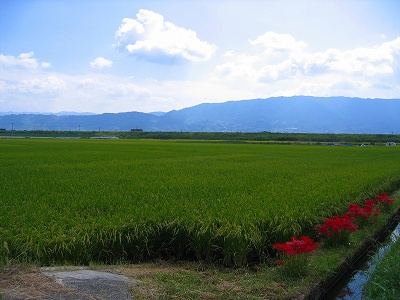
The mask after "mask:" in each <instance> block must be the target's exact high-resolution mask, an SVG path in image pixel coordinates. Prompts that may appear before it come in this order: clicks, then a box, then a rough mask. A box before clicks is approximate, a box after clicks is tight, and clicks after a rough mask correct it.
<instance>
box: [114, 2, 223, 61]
mask: <svg viewBox="0 0 400 300" xmlns="http://www.w3.org/2000/svg"><path fill="white" fill-rule="evenodd" d="M115 40H116V44H115V46H116V47H117V48H118V49H120V50H123V51H126V52H128V53H130V54H132V55H134V56H136V57H138V58H140V59H144V60H148V61H153V62H160V63H171V62H176V61H180V60H187V61H194V62H198V61H205V60H208V59H210V58H211V57H212V56H213V54H214V53H215V51H216V49H217V47H216V46H215V45H212V44H209V43H207V42H206V41H202V40H200V39H199V38H198V37H197V34H196V32H195V31H193V30H189V29H185V28H183V27H179V26H176V25H174V24H173V23H171V22H167V21H165V20H164V17H163V16H162V15H160V14H157V13H155V12H153V11H150V10H145V9H141V10H139V13H138V14H137V15H136V19H131V18H124V19H123V20H122V24H121V25H120V26H119V28H118V30H117V32H116V33H115Z"/></svg>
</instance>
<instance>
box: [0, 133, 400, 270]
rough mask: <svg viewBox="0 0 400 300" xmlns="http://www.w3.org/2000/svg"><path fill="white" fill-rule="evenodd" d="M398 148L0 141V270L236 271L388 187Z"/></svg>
mask: <svg viewBox="0 0 400 300" xmlns="http://www.w3.org/2000/svg"><path fill="white" fill-rule="evenodd" d="M399 154H400V150H399V148H398V147H383V146H375V147H328V146H305V145H267V144H232V143H202V142H183V141H159V140H60V139H45V140H44V139H1V140H0V166H1V167H0V186H1V192H0V262H2V263H6V262H10V261H20V262H36V263H39V264H42V265H48V264H53V263H64V262H68V263H74V264H88V263H90V262H106V263H112V262H117V261H132V262H142V261H148V260H151V259H154V258H171V257H174V258H179V259H198V260H207V261H216V262H221V263H223V264H225V265H244V264H246V263H247V262H250V261H251V262H259V261H263V260H265V259H266V257H268V255H269V253H270V251H271V249H272V244H273V243H276V242H282V241H285V240H287V239H288V238H289V237H290V236H292V235H300V234H308V235H310V236H311V237H316V232H315V229H314V227H315V225H316V224H318V223H321V221H322V220H323V219H324V218H326V217H330V216H332V215H334V214H337V213H341V212H343V211H345V210H346V209H347V206H348V204H349V203H350V202H358V203H362V202H363V201H364V200H365V199H367V198H369V197H374V196H375V195H377V194H379V193H380V192H382V191H386V192H390V191H393V190H394V189H396V188H398V187H399V186H400V163H399V162H400V155H399Z"/></svg>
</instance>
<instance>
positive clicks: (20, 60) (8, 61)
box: [0, 52, 50, 69]
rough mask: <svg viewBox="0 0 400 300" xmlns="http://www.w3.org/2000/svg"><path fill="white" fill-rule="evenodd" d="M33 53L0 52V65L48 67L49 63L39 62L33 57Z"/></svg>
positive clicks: (28, 67) (33, 67)
mask: <svg viewBox="0 0 400 300" xmlns="http://www.w3.org/2000/svg"><path fill="white" fill-rule="evenodd" d="M34 54H35V53H34V52H29V53H21V54H20V55H18V56H12V55H3V54H0V66H1V65H3V66H19V67H23V68H27V69H36V68H39V67H42V68H48V67H50V63H48V62H42V63H39V62H38V60H37V59H36V58H34V57H33V56H34Z"/></svg>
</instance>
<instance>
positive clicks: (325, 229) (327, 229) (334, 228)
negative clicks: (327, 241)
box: [317, 214, 358, 236]
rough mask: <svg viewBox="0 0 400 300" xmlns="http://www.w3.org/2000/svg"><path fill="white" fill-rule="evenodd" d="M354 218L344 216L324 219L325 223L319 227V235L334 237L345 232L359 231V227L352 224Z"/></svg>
mask: <svg viewBox="0 0 400 300" xmlns="http://www.w3.org/2000/svg"><path fill="white" fill-rule="evenodd" d="M353 219H354V218H353V217H352V216H350V215H347V214H343V215H342V216H341V217H339V216H333V217H332V218H327V219H324V221H325V223H324V224H322V225H317V229H318V231H319V234H322V235H329V236H332V235H334V234H337V233H341V232H343V231H350V232H351V231H357V229H358V227H357V225H355V224H353V223H352V220H353Z"/></svg>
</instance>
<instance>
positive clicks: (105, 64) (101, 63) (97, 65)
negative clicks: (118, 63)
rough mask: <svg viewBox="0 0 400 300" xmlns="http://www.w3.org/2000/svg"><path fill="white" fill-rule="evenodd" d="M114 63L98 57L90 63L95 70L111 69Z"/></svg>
mask: <svg viewBox="0 0 400 300" xmlns="http://www.w3.org/2000/svg"><path fill="white" fill-rule="evenodd" d="M112 64H113V62H112V61H111V60H109V59H106V58H104V57H97V58H96V59H95V60H93V61H91V62H90V66H91V67H92V68H94V69H103V68H110V67H111V66H112Z"/></svg>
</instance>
